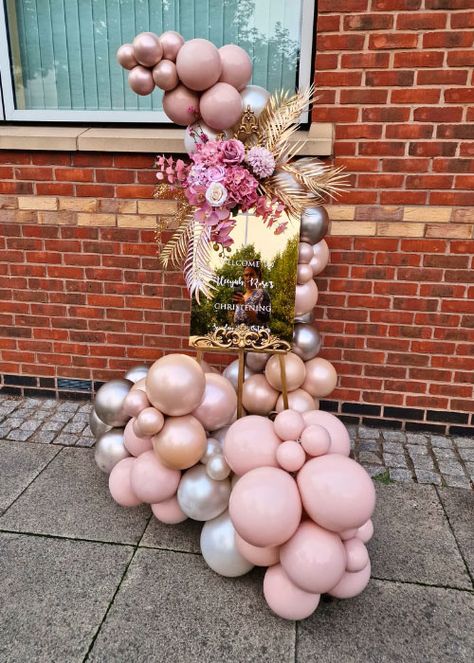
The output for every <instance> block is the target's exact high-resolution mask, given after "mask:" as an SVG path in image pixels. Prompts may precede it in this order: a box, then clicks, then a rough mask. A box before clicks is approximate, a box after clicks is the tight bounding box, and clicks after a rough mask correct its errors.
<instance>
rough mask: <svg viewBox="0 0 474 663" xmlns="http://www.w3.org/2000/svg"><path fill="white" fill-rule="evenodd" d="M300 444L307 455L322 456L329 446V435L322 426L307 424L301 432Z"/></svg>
mask: <svg viewBox="0 0 474 663" xmlns="http://www.w3.org/2000/svg"><path fill="white" fill-rule="evenodd" d="M301 444H302V446H303V449H304V450H305V451H306V453H307V454H308V455H309V456H323V455H324V454H326V453H327V452H328V451H329V448H330V446H331V436H330V435H329V433H328V431H327V430H326V429H325V428H324V427H323V426H318V425H317V424H313V426H307V427H306V428H305V429H304V431H303V433H302V434H301Z"/></svg>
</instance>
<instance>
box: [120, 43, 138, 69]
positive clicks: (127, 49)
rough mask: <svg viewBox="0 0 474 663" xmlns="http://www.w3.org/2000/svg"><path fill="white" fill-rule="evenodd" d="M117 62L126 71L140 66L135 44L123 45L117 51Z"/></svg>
mask: <svg viewBox="0 0 474 663" xmlns="http://www.w3.org/2000/svg"><path fill="white" fill-rule="evenodd" d="M117 61H118V63H119V64H120V65H122V67H123V68H124V69H133V67H136V66H137V64H138V60H137V58H136V57H135V49H134V48H133V44H122V46H120V48H119V49H118V51H117Z"/></svg>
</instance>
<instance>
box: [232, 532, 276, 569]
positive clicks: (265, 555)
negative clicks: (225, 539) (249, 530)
mask: <svg viewBox="0 0 474 663" xmlns="http://www.w3.org/2000/svg"><path fill="white" fill-rule="evenodd" d="M235 545H236V547H237V550H238V551H239V553H240V554H241V555H242V556H243V557H245V559H246V560H247V561H249V562H250V563H251V564H254V565H255V566H273V564H278V562H279V561H280V548H279V547H278V546H274V547H271V546H270V547H268V548H258V547H257V546H252V545H250V543H247V541H244V539H243V538H242V537H241V536H239V535H238V534H237V532H236V533H235Z"/></svg>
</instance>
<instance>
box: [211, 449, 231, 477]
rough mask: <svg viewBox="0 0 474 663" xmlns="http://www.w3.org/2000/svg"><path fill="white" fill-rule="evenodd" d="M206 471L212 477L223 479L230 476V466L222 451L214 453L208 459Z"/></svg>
mask: <svg viewBox="0 0 474 663" xmlns="http://www.w3.org/2000/svg"><path fill="white" fill-rule="evenodd" d="M206 472H207V476H208V477H211V479H214V480H215V481H222V480H223V479H227V477H228V476H229V474H230V467H229V466H228V465H227V463H226V460H225V458H224V456H223V455H222V454H221V453H220V454H214V456H212V457H211V458H209V460H208V463H207V467H206Z"/></svg>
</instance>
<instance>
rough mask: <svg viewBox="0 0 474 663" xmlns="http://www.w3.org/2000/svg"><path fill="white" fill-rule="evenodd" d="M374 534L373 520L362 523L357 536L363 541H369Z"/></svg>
mask: <svg viewBox="0 0 474 663" xmlns="http://www.w3.org/2000/svg"><path fill="white" fill-rule="evenodd" d="M373 535H374V525H373V523H372V521H371V520H368V521H367V522H366V523H364V524H363V525H361V526H360V527H359V529H358V530H357V533H356V535H355V536H356V537H357V538H358V539H360V540H361V541H362V542H363V543H368V542H369V541H370V539H371V538H372V537H373Z"/></svg>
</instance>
